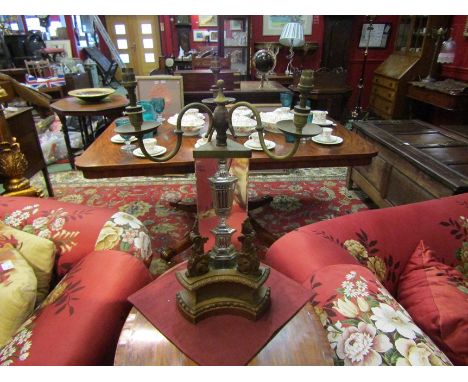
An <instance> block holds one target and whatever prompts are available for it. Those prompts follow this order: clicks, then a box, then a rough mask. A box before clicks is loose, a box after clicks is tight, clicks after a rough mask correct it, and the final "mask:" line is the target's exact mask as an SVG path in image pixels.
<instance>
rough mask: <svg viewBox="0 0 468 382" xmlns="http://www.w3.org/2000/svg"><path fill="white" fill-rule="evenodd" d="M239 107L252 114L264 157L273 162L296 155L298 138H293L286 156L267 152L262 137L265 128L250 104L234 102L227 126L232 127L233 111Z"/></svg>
mask: <svg viewBox="0 0 468 382" xmlns="http://www.w3.org/2000/svg"><path fill="white" fill-rule="evenodd" d="M240 106H245V107H247V108H248V109H250V110H251V111H252V113H253V114H254V116H255V120H256V121H257V127H256V128H255V130H257V132H258V137H259V140H260V145H261V146H262V150H263V152H264V153H265V154H266V155H268V156H269V157H270V158H271V159H274V160H283V159H288V158H291V157H292V156H293V155H294V154H296V152H297V150H298V149H299V145H300V143H301V139H300V137H298V136H295V137H294V146H293V147H292V149H291V150H290V151H289V152H287V153H286V154H284V155H275V154H273V153H272V152H271V151H270V150H268V148H267V147H266V144H265V138H264V137H263V131H264V130H265V128H264V127H263V125H262V120H261V118H260V114H259V112H258V111H257V109H256V108H254V107H253V105H252V104H250V103H249V102H243V101H242V102H236V103H235V104H234V105H232V108H231V110H229V126H231V125H232V114H233V113H234V110H235V109H237V108H238V107H240Z"/></svg>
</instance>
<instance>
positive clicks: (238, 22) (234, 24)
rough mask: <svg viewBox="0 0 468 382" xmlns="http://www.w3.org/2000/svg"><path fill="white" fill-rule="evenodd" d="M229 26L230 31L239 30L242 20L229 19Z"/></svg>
mask: <svg viewBox="0 0 468 382" xmlns="http://www.w3.org/2000/svg"><path fill="white" fill-rule="evenodd" d="M229 28H231V30H232V31H241V30H242V20H230V21H229Z"/></svg>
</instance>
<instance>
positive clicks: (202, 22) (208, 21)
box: [198, 15, 218, 27]
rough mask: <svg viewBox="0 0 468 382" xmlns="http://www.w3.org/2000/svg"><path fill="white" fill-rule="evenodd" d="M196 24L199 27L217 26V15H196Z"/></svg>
mask: <svg viewBox="0 0 468 382" xmlns="http://www.w3.org/2000/svg"><path fill="white" fill-rule="evenodd" d="M198 26H199V27H217V26H218V16H212V15H209V16H198Z"/></svg>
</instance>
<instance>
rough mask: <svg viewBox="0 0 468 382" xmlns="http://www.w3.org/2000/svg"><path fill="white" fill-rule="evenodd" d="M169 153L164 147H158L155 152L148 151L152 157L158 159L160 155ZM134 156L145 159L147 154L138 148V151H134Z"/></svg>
mask: <svg viewBox="0 0 468 382" xmlns="http://www.w3.org/2000/svg"><path fill="white" fill-rule="evenodd" d="M166 151H167V149H166V148H165V147H164V146H156V147H155V150H154V151H152V152H151V151H148V154H150V155H151V156H152V157H157V156H159V155H162V154H164V153H165V152H166ZM133 155H135V156H136V157H138V158H144V157H145V154H143V153H142V151H141V149H140V148H139V147H138V148H137V149H135V150H133Z"/></svg>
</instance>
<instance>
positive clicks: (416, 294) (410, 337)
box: [265, 194, 468, 365]
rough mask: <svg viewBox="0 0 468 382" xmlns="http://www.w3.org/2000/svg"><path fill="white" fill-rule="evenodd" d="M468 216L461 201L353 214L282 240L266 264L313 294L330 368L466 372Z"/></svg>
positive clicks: (465, 197)
mask: <svg viewBox="0 0 468 382" xmlns="http://www.w3.org/2000/svg"><path fill="white" fill-rule="evenodd" d="M467 218H468V194H462V195H457V196H452V197H446V198H442V199H437V200H430V201H426V202H422V203H415V204H410V205H405V206H398V207H392V208H385V209H379V210H371V211H365V212H359V213H355V214H352V215H348V216H343V217H338V218H334V219H331V220H327V221H322V222H319V223H315V224H311V225H308V226H305V227H302V228H299V229H297V230H295V231H293V232H290V233H288V234H287V235H285V236H283V237H281V238H280V239H279V240H277V241H276V242H275V243H274V244H273V245H272V246H271V247H270V249H269V251H268V252H267V254H266V260H265V262H266V263H267V264H269V265H271V266H272V267H274V268H276V269H277V270H279V271H281V272H283V273H284V274H286V275H287V276H289V277H291V278H292V279H294V280H296V281H297V282H299V283H301V284H302V285H304V286H305V287H307V288H311V289H312V290H313V291H314V294H313V298H312V303H313V305H314V307H315V311H316V313H317V314H318V316H319V317H320V320H321V322H322V324H323V326H324V328H325V330H326V331H327V335H328V339H329V341H330V345H331V348H332V350H333V353H334V362H335V364H336V365H417V364H424V365H438V364H450V361H452V363H454V364H458V365H466V364H468V325H467V322H468V308H467V307H468V305H467V303H468V298H467V297H468V295H467V293H468V283H467V278H466V277H467V275H468V220H467ZM421 240H422V241H423V243H421ZM403 306H404V308H403ZM422 328H423V330H422ZM439 349H441V350H443V352H442V351H441V350H439ZM448 358H449V359H450V361H449V359H448Z"/></svg>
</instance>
